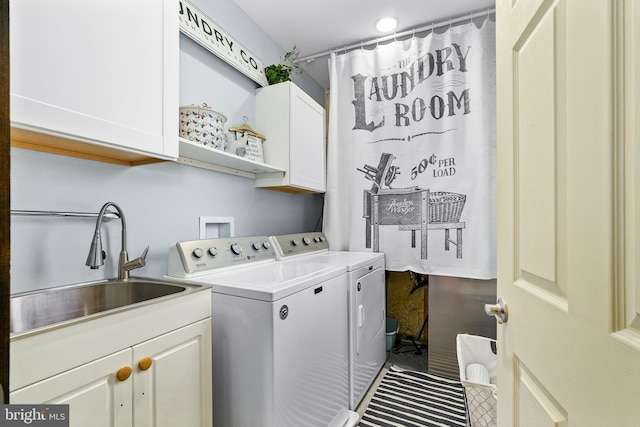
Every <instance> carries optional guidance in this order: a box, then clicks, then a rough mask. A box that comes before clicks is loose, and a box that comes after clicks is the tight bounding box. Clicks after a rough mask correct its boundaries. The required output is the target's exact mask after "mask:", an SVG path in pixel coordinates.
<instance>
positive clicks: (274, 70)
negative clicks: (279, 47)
mask: <svg viewBox="0 0 640 427" xmlns="http://www.w3.org/2000/svg"><path fill="white" fill-rule="evenodd" d="M299 55H300V52H299V51H298V48H296V46H295V45H293V49H291V50H290V51H289V52H287V53H285V54H284V59H283V60H282V62H281V63H280V64H272V65H269V66H268V67H265V69H264V73H265V75H266V76H267V81H268V82H269V84H270V85H273V84H276V83H281V82H288V81H290V80H291V76H292V75H293V74H294V73H297V72H299V71H300V66H299V65H298V64H296V63H295V62H294V61H295V60H296V59H297V58H298V56H299Z"/></svg>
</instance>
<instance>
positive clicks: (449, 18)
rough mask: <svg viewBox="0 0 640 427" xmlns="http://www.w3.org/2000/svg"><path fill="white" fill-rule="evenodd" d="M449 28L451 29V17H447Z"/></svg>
mask: <svg viewBox="0 0 640 427" xmlns="http://www.w3.org/2000/svg"><path fill="white" fill-rule="evenodd" d="M449 29H451V18H449Z"/></svg>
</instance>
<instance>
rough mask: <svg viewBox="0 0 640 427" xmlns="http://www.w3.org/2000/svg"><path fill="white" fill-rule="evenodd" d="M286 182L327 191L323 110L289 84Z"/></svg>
mask: <svg viewBox="0 0 640 427" xmlns="http://www.w3.org/2000/svg"><path fill="white" fill-rule="evenodd" d="M290 97H291V98H290V99H291V112H290V120H291V122H290V131H291V136H290V157H289V179H290V181H291V184H292V185H295V186H297V187H301V188H310V189H314V190H317V191H321V192H324V191H325V190H326V179H325V173H326V159H325V157H326V156H325V153H326V144H325V126H324V109H323V108H322V107H320V105H318V103H317V102H315V101H314V100H313V99H311V97H310V96H309V95H307V94H306V93H304V92H303V91H302V89H300V88H298V87H297V86H295V85H293V84H292V85H291V93H290Z"/></svg>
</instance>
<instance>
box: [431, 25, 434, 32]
mask: <svg viewBox="0 0 640 427" xmlns="http://www.w3.org/2000/svg"><path fill="white" fill-rule="evenodd" d="M433 25H434V24H433V22H432V23H431V34H433Z"/></svg>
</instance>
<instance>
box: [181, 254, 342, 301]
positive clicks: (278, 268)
mask: <svg viewBox="0 0 640 427" xmlns="http://www.w3.org/2000/svg"><path fill="white" fill-rule="evenodd" d="M341 274H345V278H346V268H345V267H344V266H338V265H327V264H321V263H314V262H276V263H269V264H263V265H259V266H256V267H247V268H239V269H236V270H230V271H227V272H222V273H215V274H209V275H204V276H199V277H197V278H192V279H190V280H191V281H192V282H204V283H207V284H210V285H211V290H212V291H213V293H214V294H215V293H220V294H226V295H235V296H239V297H246V298H252V299H259V300H263V301H277V300H279V299H280V298H284V297H286V296H289V295H292V294H294V293H296V292H299V291H301V290H303V289H307V288H309V287H312V286H316V285H319V284H321V283H322V282H325V281H327V280H329V279H332V278H334V277H337V276H339V275H341ZM345 280H346V279H345Z"/></svg>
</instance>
